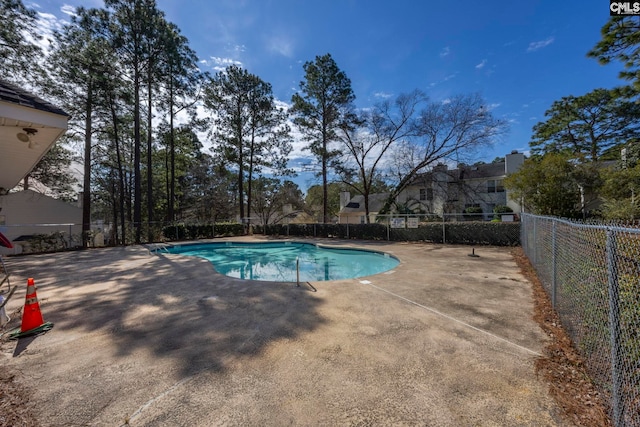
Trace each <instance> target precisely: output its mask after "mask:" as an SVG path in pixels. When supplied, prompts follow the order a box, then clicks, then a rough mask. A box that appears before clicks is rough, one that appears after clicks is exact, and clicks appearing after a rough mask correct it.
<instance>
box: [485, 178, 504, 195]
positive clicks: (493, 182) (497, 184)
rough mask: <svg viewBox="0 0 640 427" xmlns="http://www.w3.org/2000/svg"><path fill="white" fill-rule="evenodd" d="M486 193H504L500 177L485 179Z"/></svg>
mask: <svg viewBox="0 0 640 427" xmlns="http://www.w3.org/2000/svg"><path fill="white" fill-rule="evenodd" d="M487 193H504V186H503V185H502V180H501V179H490V180H488V181H487Z"/></svg>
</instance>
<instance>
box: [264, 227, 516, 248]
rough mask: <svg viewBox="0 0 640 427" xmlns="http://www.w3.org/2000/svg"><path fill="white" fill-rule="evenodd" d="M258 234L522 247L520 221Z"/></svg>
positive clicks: (276, 230) (271, 230) (301, 229)
mask: <svg viewBox="0 0 640 427" xmlns="http://www.w3.org/2000/svg"><path fill="white" fill-rule="evenodd" d="M254 231H255V232H256V233H261V234H265V235H270V236H273V235H276V236H299V237H302V236H304V237H334V238H339V239H363V240H391V241H424V242H433V243H443V242H445V243H453V244H468V245H493V246H518V245H519V244H520V223H519V222H482V221H475V222H449V223H444V224H443V223H433V222H432V223H422V224H420V226H419V227H418V228H387V226H386V225H384V224H288V225H285V224H274V225H267V226H265V227H262V226H258V227H255V229H254Z"/></svg>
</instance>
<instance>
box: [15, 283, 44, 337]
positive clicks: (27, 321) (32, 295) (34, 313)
mask: <svg viewBox="0 0 640 427" xmlns="http://www.w3.org/2000/svg"><path fill="white" fill-rule="evenodd" d="M43 324H44V319H43V318H42V313H41V312H40V304H39V303H38V295H36V284H35V282H34V280H33V278H29V279H27V296H26V299H25V302H24V311H23V312H22V326H21V327H20V332H22V333H24V332H28V331H30V330H32V329H35V328H38V327H40V326H42V325H43Z"/></svg>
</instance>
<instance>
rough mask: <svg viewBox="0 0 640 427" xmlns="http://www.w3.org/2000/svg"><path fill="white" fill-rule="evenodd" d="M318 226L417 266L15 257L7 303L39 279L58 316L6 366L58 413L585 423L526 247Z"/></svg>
mask: <svg viewBox="0 0 640 427" xmlns="http://www.w3.org/2000/svg"><path fill="white" fill-rule="evenodd" d="M227 240H241V241H249V240H262V239H261V238H260V237H255V238H242V239H227ZM216 241H220V239H216ZM305 241H309V240H305ZM318 241H319V242H322V243H325V244H329V245H336V246H354V247H364V248H367V247H370V248H373V249H376V250H382V251H385V252H388V253H390V254H393V255H395V256H397V257H398V258H399V259H400V260H401V264H400V265H399V266H398V267H397V268H395V269H394V270H392V271H390V272H387V273H382V274H379V275H376V276H371V277H367V278H361V279H350V280H340V281H334V282H313V283H312V284H313V286H314V287H315V288H316V289H317V291H316V292H313V291H312V290H311V288H310V287H305V286H302V287H296V286H295V284H291V283H286V284H283V283H269V282H245V281H241V280H238V279H232V278H229V277H226V276H222V275H220V274H218V273H216V272H215V271H214V269H213V267H212V265H211V264H210V263H209V262H207V261H205V260H201V259H198V258H192V257H183V256H180V255H168V254H159V255H154V254H151V253H150V252H149V251H148V249H147V248H145V247H143V246H135V247H127V248H105V249H92V250H87V251H80V252H67V253H57V254H48V255H32V256H25V257H9V258H5V262H6V264H7V269H8V270H9V272H10V273H11V282H12V284H14V285H15V284H19V285H20V286H21V288H20V289H19V290H18V292H17V293H16V295H15V296H14V298H12V300H11V301H10V302H9V304H8V306H7V312H8V313H9V314H11V313H14V312H15V311H16V310H17V309H19V308H20V307H21V306H22V305H23V304H24V293H25V290H26V281H27V278H28V277H33V278H35V281H36V286H37V293H38V298H39V300H40V307H41V310H42V313H43V315H44V318H45V321H51V322H53V323H54V324H55V327H54V328H53V330H51V331H49V332H48V333H46V334H44V335H41V336H37V337H33V338H23V339H20V340H18V341H6V340H4V339H3V341H2V342H1V343H0V350H1V354H2V355H1V357H2V363H3V364H5V366H7V367H8V368H9V369H11V370H12V371H14V372H16V374H17V378H18V380H19V381H20V382H21V383H24V384H25V385H26V386H27V387H28V388H29V389H30V391H31V399H32V400H31V403H30V404H31V405H32V407H33V411H34V413H35V414H36V417H37V419H38V420H39V421H40V422H41V423H42V425H44V426H48V425H99V426H121V425H126V424H127V423H129V424H130V425H132V426H143V425H172V426H178V425H180V426H187V425H188V426H215V425H255V426H281V425H307V426H315V425H427V426H507V425H508V426H556V425H567V424H566V423H565V422H563V421H561V419H560V415H559V413H560V412H559V409H558V407H557V404H556V403H555V402H554V401H553V400H552V398H551V397H550V396H549V394H548V392H547V385H546V384H545V383H544V382H543V381H542V379H541V378H538V377H537V376H536V374H535V370H534V362H535V359H536V357H538V354H539V353H541V351H542V347H543V345H544V341H545V336H544V334H543V333H542V331H541V330H540V328H539V327H538V326H537V324H536V323H535V322H534V321H533V319H532V312H533V301H532V291H531V284H530V283H529V282H528V281H527V280H526V279H525V278H524V276H522V274H521V273H520V271H519V270H518V267H517V266H516V264H515V262H514V260H513V258H512V256H511V254H510V249H509V248H495V247H476V249H475V253H476V254H477V255H479V256H478V257H470V256H469V254H470V253H471V247H468V246H452V245H432V244H421V243H397V242H395V243H388V242H360V241H334V240H318ZM16 317H19V315H18V316H16ZM15 325H19V319H14V321H13V322H12V323H11V324H10V325H9V326H15Z"/></svg>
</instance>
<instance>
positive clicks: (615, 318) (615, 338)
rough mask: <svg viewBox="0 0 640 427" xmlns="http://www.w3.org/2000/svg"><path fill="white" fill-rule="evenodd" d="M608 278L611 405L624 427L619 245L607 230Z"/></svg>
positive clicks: (615, 419) (618, 425)
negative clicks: (618, 264)
mask: <svg viewBox="0 0 640 427" xmlns="http://www.w3.org/2000/svg"><path fill="white" fill-rule="evenodd" d="M606 250H607V278H608V288H609V327H610V329H611V382H612V390H611V394H612V396H611V405H612V407H613V425H614V426H615V427H623V421H622V410H621V396H620V393H621V388H622V387H621V383H620V381H621V376H622V372H621V369H620V311H619V307H620V293H619V289H618V269H617V266H616V257H617V244H616V235H615V232H614V231H613V230H611V229H607V243H606Z"/></svg>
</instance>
